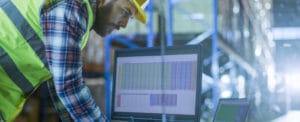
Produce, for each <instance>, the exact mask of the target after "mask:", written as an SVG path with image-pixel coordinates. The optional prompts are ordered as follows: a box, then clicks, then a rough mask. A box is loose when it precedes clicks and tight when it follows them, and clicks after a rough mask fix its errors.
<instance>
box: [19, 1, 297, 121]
mask: <svg viewBox="0 0 300 122" xmlns="http://www.w3.org/2000/svg"><path fill="white" fill-rule="evenodd" d="M146 11H147V13H148V20H149V21H148V23H147V24H146V25H142V24H140V23H138V22H136V21H135V20H131V22H130V23H129V24H128V27H127V29H122V30H120V31H119V32H115V33H113V34H111V35H109V36H108V37H106V38H101V37H99V36H97V35H96V34H95V33H94V32H92V33H91V36H90V40H89V42H88V45H87V47H86V48H85V50H84V55H83V60H84V67H83V69H84V76H85V81H86V83H87V85H88V86H89V87H90V88H91V91H92V93H93V97H94V99H95V100H96V102H97V104H98V105H99V106H100V107H101V110H102V111H103V112H107V111H108V110H107V109H105V108H106V106H107V100H106V98H107V97H108V96H107V95H105V92H106V90H105V88H106V87H105V84H106V83H108V82H111V72H112V70H110V69H112V67H113V66H112V65H111V64H113V63H112V61H113V60H112V57H113V52H114V50H115V49H116V48H132V47H153V46H160V45H161V39H162V38H161V37H162V36H161V34H163V35H164V36H163V37H164V40H165V42H164V43H165V44H166V45H167V46H172V45H186V44H202V45H203V51H204V62H203V76H205V77H204V78H203V81H202V82H203V84H207V86H208V87H206V88H204V89H203V95H202V100H201V101H202V106H201V110H202V115H201V121H203V122H210V121H212V115H213V109H214V107H216V105H217V101H218V99H219V98H247V99H249V100H250V101H251V108H250V112H249V114H248V121H249V122H265V121H274V122H277V121H278V122H281V121H291V120H294V121H295V120H297V119H298V121H299V117H298V118H297V116H299V115H300V112H299V111H300V105H299V104H300V99H299V98H300V94H299V93H300V75H299V73H300V69H299V68H297V66H298V64H299V63H298V62H299V59H300V54H299V53H298V52H300V41H299V39H300V35H299V34H298V33H299V32H300V17H299V15H300V0H150V3H149V5H148V6H147V7H146ZM47 94H48V91H47V87H46V86H45V85H43V86H41V87H40V89H39V90H38V91H37V92H36V93H35V94H34V95H33V96H32V97H31V98H30V99H29V100H28V102H27V104H26V105H25V107H24V109H23V112H22V114H21V115H19V117H18V118H17V119H16V120H15V121H22V122H35V121H44V122H47V121H49V122H55V121H59V119H58V116H57V115H56V112H55V110H54V109H53V106H52V103H51V100H50V98H49V96H48V95H47ZM295 117H296V118H295Z"/></svg>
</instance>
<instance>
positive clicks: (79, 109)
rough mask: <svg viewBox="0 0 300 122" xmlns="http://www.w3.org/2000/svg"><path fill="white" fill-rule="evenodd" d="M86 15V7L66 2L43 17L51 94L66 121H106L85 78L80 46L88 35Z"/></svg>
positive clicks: (73, 1)
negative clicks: (84, 36) (85, 34)
mask: <svg viewBox="0 0 300 122" xmlns="http://www.w3.org/2000/svg"><path fill="white" fill-rule="evenodd" d="M83 6H84V7H83ZM86 12H87V11H86V7H85V5H83V3H81V2H77V1H76V0H65V1H62V2H60V3H58V4H56V5H54V6H52V7H51V8H49V9H47V10H43V12H42V14H41V25H42V28H43V34H44V43H45V49H46V50H45V52H46V56H47V58H48V63H49V69H50V71H51V73H52V80H51V81H49V82H48V87H49V92H50V96H51V98H52V101H53V103H54V106H55V109H56V110H57V112H58V114H59V116H60V118H61V119H62V120H63V121H105V117H102V114H101V112H100V109H99V107H98V106H97V105H96V104H95V102H94V99H93V98H92V96H91V93H90V90H89V89H88V87H87V86H86V84H85V82H84V81H83V78H82V60H81V48H80V44H81V38H82V36H83V34H84V33H85V31H88V30H86V28H87V18H88V17H87V13H86Z"/></svg>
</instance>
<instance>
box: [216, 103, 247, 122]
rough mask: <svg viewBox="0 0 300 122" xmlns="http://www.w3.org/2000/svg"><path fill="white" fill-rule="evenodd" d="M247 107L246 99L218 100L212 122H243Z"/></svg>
mask: <svg viewBox="0 0 300 122" xmlns="http://www.w3.org/2000/svg"><path fill="white" fill-rule="evenodd" d="M249 106H250V103H249V101H247V100H246V99H220V100H219V104H218V108H217V111H216V114H215V118H214V122H245V121H246V117H247V113H248V110H249Z"/></svg>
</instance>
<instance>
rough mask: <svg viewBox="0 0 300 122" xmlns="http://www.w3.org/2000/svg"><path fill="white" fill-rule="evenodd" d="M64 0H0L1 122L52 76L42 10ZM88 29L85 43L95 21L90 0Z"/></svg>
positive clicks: (21, 107)
mask: <svg viewBox="0 0 300 122" xmlns="http://www.w3.org/2000/svg"><path fill="white" fill-rule="evenodd" d="M61 1H62V0H46V1H44V0H0V122H1V121H13V119H15V118H16V116H17V115H18V114H19V113H20V111H21V110H22V109H23V105H24V103H25V101H26V98H28V97H29V96H30V94H31V93H33V92H34V91H35V90H36V89H37V88H38V87H39V85H40V84H42V83H43V82H45V81H46V80H49V79H50V78H51V73H50V71H49V69H48V68H47V59H46V56H45V50H44V43H43V33H42V28H41V25H40V11H41V9H42V7H44V6H45V5H47V4H48V3H51V2H61ZM81 1H82V2H84V3H85V4H86V6H87V9H88V14H89V18H88V28H87V31H86V33H85V34H84V36H83V37H82V43H81V48H83V47H84V46H85V45H86V42H87V40H88V35H89V30H90V28H91V27H92V24H93V21H94V13H93V11H92V8H91V5H90V3H89V0H81Z"/></svg>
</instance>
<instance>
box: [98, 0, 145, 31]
mask: <svg viewBox="0 0 300 122" xmlns="http://www.w3.org/2000/svg"><path fill="white" fill-rule="evenodd" d="M144 3H146V0H102V1H101V2H99V3H98V7H97V11H96V19H95V23H94V30H95V31H96V32H97V33H98V34H99V35H100V36H106V35H108V34H110V33H111V32H112V31H113V30H119V29H120V28H125V27H126V26H127V23H128V20H129V19H130V18H133V17H134V18H136V19H137V20H138V21H140V22H142V23H144V24H145V23H146V15H145V12H144V11H143V9H142V6H143V4H144Z"/></svg>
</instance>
